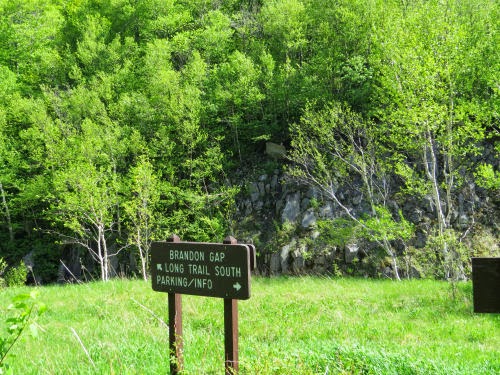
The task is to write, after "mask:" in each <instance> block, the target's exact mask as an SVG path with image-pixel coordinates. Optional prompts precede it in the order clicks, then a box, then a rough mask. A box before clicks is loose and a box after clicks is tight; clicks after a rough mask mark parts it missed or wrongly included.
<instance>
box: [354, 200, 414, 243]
mask: <svg viewBox="0 0 500 375" xmlns="http://www.w3.org/2000/svg"><path fill="white" fill-rule="evenodd" d="M375 211H376V213H377V214H376V215H374V216H372V217H368V218H366V219H363V218H361V219H360V220H359V221H360V223H361V226H360V228H358V229H359V230H360V234H361V236H364V237H366V238H373V239H376V240H379V241H382V240H387V241H393V240H396V239H401V240H403V241H408V240H409V239H410V238H412V237H413V234H414V231H415V228H414V225H413V224H411V223H410V222H409V221H408V220H406V219H405V218H404V216H403V214H402V212H401V211H400V212H399V218H398V219H397V220H395V219H394V218H393V216H392V214H391V213H390V212H389V210H388V209H387V207H384V206H376V207H375Z"/></svg>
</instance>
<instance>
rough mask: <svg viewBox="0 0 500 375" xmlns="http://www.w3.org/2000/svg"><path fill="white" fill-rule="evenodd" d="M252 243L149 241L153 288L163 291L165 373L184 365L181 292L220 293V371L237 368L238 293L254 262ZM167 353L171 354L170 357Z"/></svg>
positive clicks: (245, 291) (246, 287) (242, 294)
mask: <svg viewBox="0 0 500 375" xmlns="http://www.w3.org/2000/svg"><path fill="white" fill-rule="evenodd" d="M255 264H256V254H255V246H253V245H242V244H238V243H237V241H236V239H235V238H233V237H228V238H226V239H225V240H224V243H222V244H218V243H200V242H181V241H180V239H179V237H177V236H172V237H171V239H170V240H169V241H168V242H153V244H152V246H151V279H152V287H153V290H155V291H157V292H166V293H168V310H169V343H170V344H169V346H170V347H169V350H170V356H173V357H174V360H173V361H170V373H171V374H178V373H179V372H180V371H182V369H183V366H184V361H183V356H182V352H183V341H182V294H192V295H199V296H207V297H220V298H224V347H225V373H226V374H228V375H229V374H236V373H237V372H238V299H248V298H250V272H251V271H252V270H253V269H254V268H255ZM169 359H170V357H169Z"/></svg>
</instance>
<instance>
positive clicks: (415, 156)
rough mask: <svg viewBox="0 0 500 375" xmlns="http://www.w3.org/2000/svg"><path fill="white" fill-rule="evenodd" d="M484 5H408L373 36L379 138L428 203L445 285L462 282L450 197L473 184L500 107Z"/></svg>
mask: <svg viewBox="0 0 500 375" xmlns="http://www.w3.org/2000/svg"><path fill="white" fill-rule="evenodd" d="M482 5H483V6H482V7H481V10H480V11H479V12H478V10H477V9H476V8H474V9H472V8H471V6H470V4H468V3H467V4H466V3H461V2H457V3H453V2H444V3H443V2H434V1H431V2H418V3H412V4H411V5H408V6H407V7H405V8H402V9H401V13H400V14H399V15H398V14H393V15H392V18H391V19H390V20H389V21H388V22H387V23H386V24H385V25H384V27H383V28H380V29H379V30H377V33H376V38H377V39H378V40H380V41H383V44H381V45H379V46H378V48H380V50H377V52H376V53H374V54H373V56H374V58H373V60H372V63H373V65H374V66H376V68H377V69H376V71H377V74H378V75H377V77H376V80H377V82H378V90H377V94H376V99H377V105H378V108H379V111H378V112H377V114H376V116H377V117H378V121H379V122H380V124H381V126H380V128H379V130H380V132H379V134H380V136H381V137H384V138H385V139H386V140H387V143H386V146H387V150H392V151H391V153H392V158H393V159H392V160H393V164H394V165H395V166H396V168H395V172H396V173H397V174H399V175H400V177H401V178H402V179H403V181H404V182H405V183H406V185H407V188H408V190H407V192H410V191H411V192H412V193H416V192H418V193H420V194H423V195H428V196H429V197H431V200H432V203H433V208H434V211H435V215H436V222H437V228H436V230H437V236H438V237H439V238H441V239H442V240H441V241H438V242H439V243H441V244H442V247H441V257H442V260H443V262H444V275H445V277H446V278H447V279H450V280H457V279H459V278H463V277H464V272H463V269H462V267H461V266H460V265H459V264H460V262H458V258H459V257H460V254H459V251H458V248H459V246H457V245H455V244H454V243H453V241H448V240H447V239H449V238H456V236H454V235H449V233H448V232H449V231H452V230H453V229H452V219H453V216H454V212H455V207H456V201H455V199H454V197H455V193H456V192H457V191H458V189H460V187H461V186H463V184H465V183H466V182H467V180H470V179H471V178H472V176H471V174H472V173H471V172H472V171H473V169H474V167H475V166H474V165H473V164H472V163H470V161H471V160H473V158H472V157H473V156H475V155H478V154H479V153H480V148H479V145H480V142H482V141H484V139H485V138H484V137H485V130H486V127H487V126H488V125H487V124H488V123H489V122H490V121H491V119H493V118H494V116H495V107H498V103H497V104H494V103H495V101H496V102H498V95H495V94H494V92H495V85H498V81H495V80H493V79H491V74H492V73H491V71H493V72H496V73H493V74H496V76H497V77H498V74H499V73H500V69H499V67H500V64H499V59H498V54H497V53H495V52H493V45H495V43H496V44H498V40H495V38H497V36H495V34H492V33H491V32H490V31H491V30H492V28H494V26H493V25H494V23H492V19H491V17H492V15H490V14H489V12H490V11H492V12H491V13H492V14H495V11H494V10H495V9H496V11H497V12H498V8H497V7H495V6H494V5H493V3H492V2H489V1H485V2H484V3H483V4H482ZM496 24H497V25H498V23H496ZM485 28H486V30H484V29H485ZM485 55H486V56H488V58H487V60H488V63H487V64H488V68H486V65H484V64H486V61H485V60H484V57H483V56H485ZM478 56H481V59H482V61H481V62H480V63H478V59H477V57H478ZM489 57H491V59H489ZM486 70H491V71H490V72H486ZM482 72H484V73H485V74H484V75H483V74H482ZM483 90H486V92H487V93H488V92H489V93H491V94H493V95H491V94H487V95H484V91H483ZM454 265H455V266H454ZM456 265H459V266H456Z"/></svg>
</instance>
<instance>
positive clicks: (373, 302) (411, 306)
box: [0, 277, 500, 375]
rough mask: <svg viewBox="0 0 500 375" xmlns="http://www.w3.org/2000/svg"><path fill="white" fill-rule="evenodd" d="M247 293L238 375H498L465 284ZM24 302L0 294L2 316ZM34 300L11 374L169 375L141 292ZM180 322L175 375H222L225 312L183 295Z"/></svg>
mask: <svg viewBox="0 0 500 375" xmlns="http://www.w3.org/2000/svg"><path fill="white" fill-rule="evenodd" d="M251 289H252V292H251V293H252V296H251V298H250V299H249V300H247V301H240V302H239V327H240V335H239V349H240V354H239V356H240V372H241V373H242V374H443V375H444V374H446V375H449V374H498V373H500V315H482V314H481V315H480V314H473V312H472V290H471V289H472V288H471V284H470V283H464V284H461V285H460V286H459V296H458V298H457V299H456V300H455V301H452V300H451V293H450V287H449V285H448V284H446V283H444V282H436V281H417V280H415V281H403V282H394V281H389V280H361V279H328V278H315V277H304V278H272V279H267V278H253V280H252V287H251ZM23 291H25V288H9V289H5V290H2V291H0V316H3V314H4V310H5V307H6V305H7V304H8V301H9V299H10V297H11V296H13V295H15V294H17V293H20V292H23ZM39 300H41V301H43V302H44V303H45V304H47V306H48V311H47V312H46V313H45V314H44V315H42V316H41V317H40V319H39V324H40V325H41V327H42V328H43V330H44V332H42V333H41V335H40V336H39V337H38V338H36V339H33V338H30V337H29V336H27V335H26V336H24V337H23V338H22V340H21V341H20V342H19V343H18V345H17V347H16V348H15V350H14V353H13V354H15V357H9V358H8V360H7V362H8V363H10V365H11V366H12V367H13V368H14V370H15V373H16V374H165V373H168V331H167V329H166V327H165V324H164V323H165V322H164V321H166V319H167V314H168V307H167V295H166V294H164V293H157V292H153V291H152V290H151V287H150V284H147V283H144V282H141V281H138V280H135V281H133V280H113V281H111V282H108V283H92V284H85V285H69V286H47V287H43V288H40V297H39ZM149 310H150V311H149ZM183 314H184V316H183V328H184V343H185V344H184V356H185V368H186V371H185V372H186V373H187V374H221V373H223V356H224V348H223V301H222V300H221V299H218V298H205V297H196V296H183ZM3 320H4V319H0V322H2V321H3ZM79 340H81V342H82V344H83V346H84V347H85V349H86V350H87V351H88V356H87V354H86V353H85V351H84V349H83V347H82V345H81V344H80V343H79ZM89 357H90V358H89Z"/></svg>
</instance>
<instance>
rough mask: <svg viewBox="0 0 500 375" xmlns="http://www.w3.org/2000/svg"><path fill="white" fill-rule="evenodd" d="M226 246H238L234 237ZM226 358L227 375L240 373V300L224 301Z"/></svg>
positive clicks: (229, 239) (228, 238)
mask: <svg viewBox="0 0 500 375" xmlns="http://www.w3.org/2000/svg"><path fill="white" fill-rule="evenodd" d="M223 243H224V244H229V245H236V244H237V243H238V241H237V240H236V239H235V238H234V237H231V236H229V237H226V239H225V240H224V242H223ZM224 353H225V354H224V357H225V362H224V364H225V374H226V375H234V374H237V373H238V370H239V366H238V300H237V299H228V298H225V299H224Z"/></svg>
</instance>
